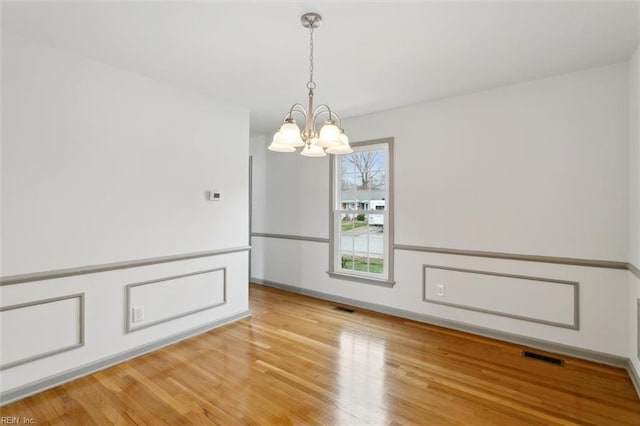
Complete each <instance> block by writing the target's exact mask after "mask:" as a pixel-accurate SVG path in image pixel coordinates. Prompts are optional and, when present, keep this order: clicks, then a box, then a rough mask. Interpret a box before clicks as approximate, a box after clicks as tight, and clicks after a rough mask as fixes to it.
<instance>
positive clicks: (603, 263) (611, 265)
mask: <svg viewBox="0 0 640 426" xmlns="http://www.w3.org/2000/svg"><path fill="white" fill-rule="evenodd" d="M394 248H395V249H396V250H407V251H420V252H425V253H441V254H453V255H458V256H474V257H489V258H493V259H507V260H521V261H524V262H539V263H557V264H561V265H573V266H586V267H591V268H608V269H627V265H628V264H627V263H626V262H615V261H611V260H594V259H576V258H572V257H552V256H538V255H529V254H515V253H500V252H492V251H479V250H461V249H449V248H441V247H423V246H411V245H405V244H396V245H395V246H394Z"/></svg>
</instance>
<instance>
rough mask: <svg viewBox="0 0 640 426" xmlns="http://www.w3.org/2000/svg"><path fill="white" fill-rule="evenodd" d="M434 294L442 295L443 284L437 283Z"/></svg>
mask: <svg viewBox="0 0 640 426" xmlns="http://www.w3.org/2000/svg"><path fill="white" fill-rule="evenodd" d="M436 294H437V295H438V296H444V284H438V287H437V289H436Z"/></svg>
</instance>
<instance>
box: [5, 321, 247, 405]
mask: <svg viewBox="0 0 640 426" xmlns="http://www.w3.org/2000/svg"><path fill="white" fill-rule="evenodd" d="M250 316H251V312H250V311H248V310H247V311H242V312H238V313H235V314H232V315H229V316H227V317H225V318H221V319H219V320H216V321H213V322H210V323H208V324H204V325H201V326H199V327H196V328H193V329H190V330H187V331H183V332H180V333H177V334H174V335H172V336H168V337H165V338H163V339H160V340H157V341H155V342H151V343H147V344H144V345H141V346H138V347H136V348H133V349H130V350H127V351H124V352H121V353H119V354H116V355H113V356H109V357H107V358H103V359H101V360H98V361H95V362H91V363H89V364H85V365H83V366H80V367H77V368H72V369H70V370H67V371H64V372H62V373H59V374H55V375H53V376H50V377H47V378H44V379H41V380H37V381H35V382H32V383H29V384H26V385H24V386H20V387H18V388H15V389H11V390H9V391H5V392H2V393H1V394H0V406H2V405H6V404H8V403H10V402H14V401H17V400H19V399H22V398H26V397H27V396H30V395H33V394H36V393H39V392H42V391H44V390H46V389H50V388H52V387H55V386H59V385H61V384H63V383H67V382H70V381H72V380H75V379H77V378H80V377H82V376H86V375H89V374H91V373H95V372H96V371H100V370H104V369H105V368H108V367H111V366H112V365H116V364H120V363H122V362H124V361H128V360H130V359H132V358H136V357H139V356H141V355H144V354H147V353H149V352H153V351H156V350H158V349H162V348H164V347H165V346H169V345H173V344H175V343H178V342H180V341H182V340H185V339H188V338H190V337H194V336H197V335H198V334H202V333H206V332H207V331H210V330H213V329H214V328H218V327H222V326H224V325H227V324H230V323H232V322H236V321H239V320H241V319H244V318H247V317H250Z"/></svg>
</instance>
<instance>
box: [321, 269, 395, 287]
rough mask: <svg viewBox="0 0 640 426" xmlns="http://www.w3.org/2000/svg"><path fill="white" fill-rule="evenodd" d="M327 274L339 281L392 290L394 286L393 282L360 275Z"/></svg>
mask: <svg viewBox="0 0 640 426" xmlns="http://www.w3.org/2000/svg"><path fill="white" fill-rule="evenodd" d="M327 274H328V275H329V276H330V277H331V278H336V279H339V280H347V281H355V282H359V283H364V284H373V285H378V286H381V287H389V288H392V287H393V286H394V285H395V284H396V282H395V281H389V280H381V279H377V278H369V277H363V276H361V275H351V274H344V273H341V272H334V271H327Z"/></svg>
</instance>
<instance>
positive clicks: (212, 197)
mask: <svg viewBox="0 0 640 426" xmlns="http://www.w3.org/2000/svg"><path fill="white" fill-rule="evenodd" d="M207 200H209V201H220V200H222V194H221V193H219V192H218V191H207Z"/></svg>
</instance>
